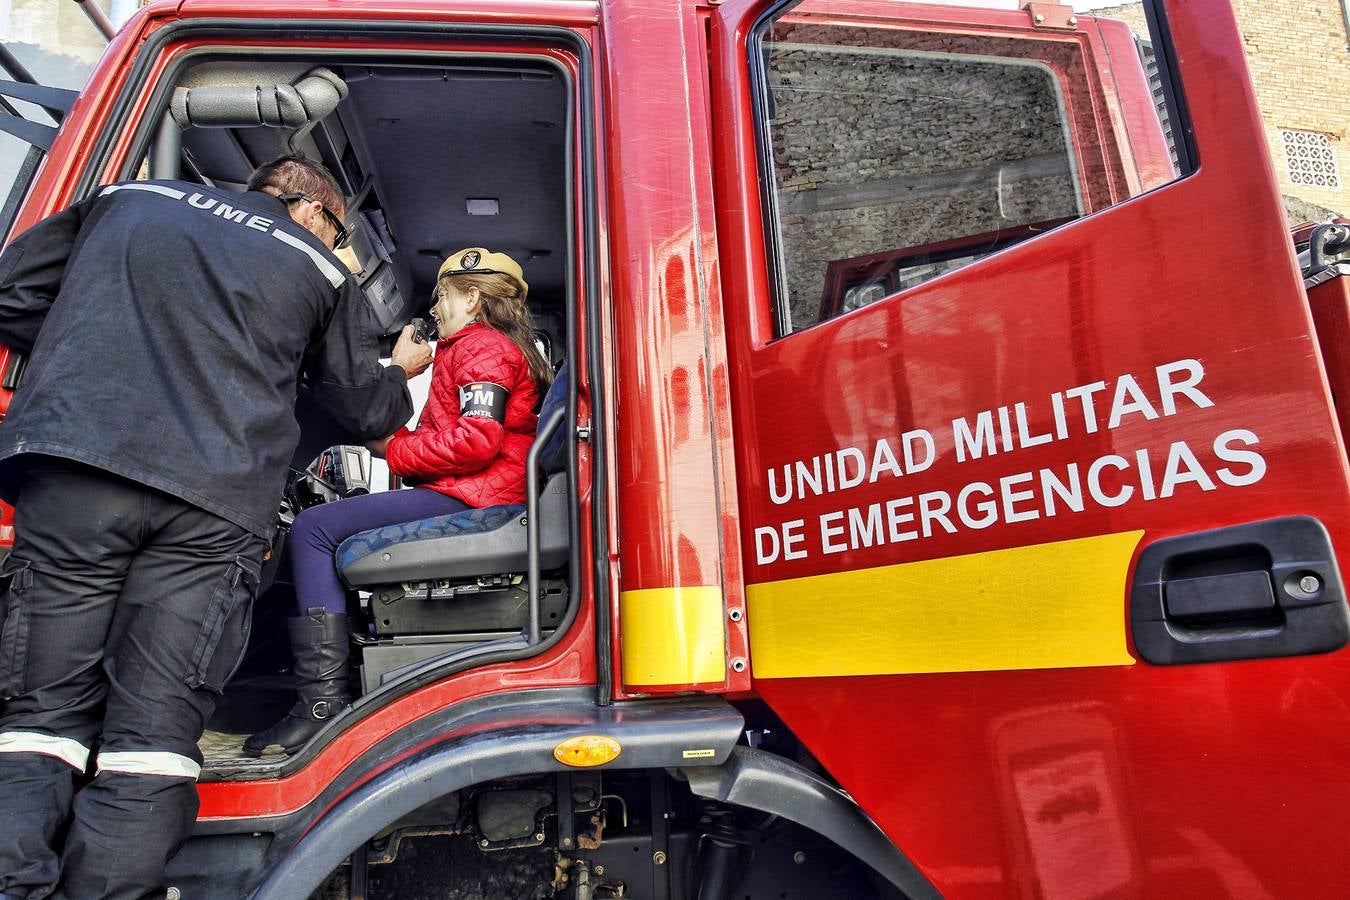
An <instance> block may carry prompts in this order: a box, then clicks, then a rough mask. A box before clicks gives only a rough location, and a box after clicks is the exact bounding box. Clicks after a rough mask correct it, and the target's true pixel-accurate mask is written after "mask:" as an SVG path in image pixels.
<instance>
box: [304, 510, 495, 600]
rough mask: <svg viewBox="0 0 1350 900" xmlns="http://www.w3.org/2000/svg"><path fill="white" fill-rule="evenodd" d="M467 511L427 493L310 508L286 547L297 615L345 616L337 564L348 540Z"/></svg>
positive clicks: (345, 593)
mask: <svg viewBox="0 0 1350 900" xmlns="http://www.w3.org/2000/svg"><path fill="white" fill-rule="evenodd" d="M468 508H469V505H468V504H467V503H465V502H464V501H463V500H460V499H458V498H457V497H448V496H446V495H445V494H442V493H438V492H437V491H433V490H430V489H429V488H408V489H404V490H399V491H385V492H382V493H379V494H366V495H364V496H361V497H352V498H350V499H347V500H338V501H337V502H335V503H324V504H321V505H319V506H311V507H310V508H309V509H307V510H305V511H304V512H302V513H300V515H298V516H296V518H295V524H294V525H293V526H292V527H291V536H290V540H289V541H288V542H287V546H286V549H287V551H288V552H289V554H290V557H291V574H292V575H293V576H294V578H295V599H296V607H297V611H298V615H302V616H303V615H305V614H306V613H307V612H308V611H309V610H310V609H312V608H314V607H316V606H321V607H323V608H324V609H325V610H327V611H328V612H331V613H341V612H346V611H347V592H346V589H345V588H344V587H343V586H342V582H341V581H339V580H338V574H337V567H336V565H335V564H334V561H333V555H334V554H335V553H336V552H337V548H338V545H339V544H341V543H342V542H343V541H345V540H346V539H347V538H349V537H351V536H352V535H354V534H357V533H359V532H362V531H366V530H368V529H371V528H381V527H383V526H385V525H397V524H399V523H400V522H413V521H416V520H417V519H429V518H431V517H433V516H448V515H450V514H452V513H457V512H462V511H464V510H466V509H468Z"/></svg>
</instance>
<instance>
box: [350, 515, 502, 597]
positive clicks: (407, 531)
mask: <svg viewBox="0 0 1350 900" xmlns="http://www.w3.org/2000/svg"><path fill="white" fill-rule="evenodd" d="M524 515H525V504H523V503H512V504H509V505H507V506H487V507H484V508H482V509H466V510H464V511H463V512H457V513H452V514H451V515H448V516H435V517H433V518H430V519H418V520H416V521H414V522H402V523H400V524H398V525H386V526H384V527H383V528H372V529H370V530H369V531H362V532H360V533H358V534H354V535H352V536H351V537H349V538H347V539H346V540H345V541H343V542H342V543H341V545H339V546H338V549H337V567H338V571H340V572H342V573H343V576H344V577H346V578H347V579H348V582H349V583H351V584H352V585H353V586H357V585H361V584H372V583H379V579H378V578H377V579H376V580H375V581H371V580H368V579H367V578H365V577H362V576H361V575H355V576H354V577H353V573H349V572H348V571H347V570H348V569H349V568H350V567H352V566H353V565H354V564H356V563H358V562H360V561H361V560H364V559H366V558H368V557H370V556H371V555H372V554H376V553H381V552H383V551H386V550H388V549H389V548H390V547H392V546H393V545H395V544H411V543H413V542H418V541H430V540H436V539H439V538H448V537H458V536H461V535H472V534H485V533H487V532H490V531H495V530H497V529H498V528H501V527H502V526H503V525H505V524H507V523H508V522H510V521H511V520H513V519H519V518H521V517H523V516H524ZM520 532H521V552H524V533H525V529H524V528H523V527H522V528H521V529H520ZM360 568H361V569H365V568H367V567H366V566H362V567H360ZM477 574H488V572H479V573H477ZM427 575H428V577H434V576H432V573H430V572H429V573H427ZM383 580H384V581H386V582H389V581H396V580H399V579H397V578H386V579H383Z"/></svg>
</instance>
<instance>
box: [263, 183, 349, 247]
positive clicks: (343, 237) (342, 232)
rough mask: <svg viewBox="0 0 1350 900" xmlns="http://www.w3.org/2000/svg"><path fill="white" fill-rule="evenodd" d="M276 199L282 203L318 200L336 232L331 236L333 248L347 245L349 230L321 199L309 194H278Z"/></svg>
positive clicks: (325, 216) (324, 215) (324, 214)
mask: <svg viewBox="0 0 1350 900" xmlns="http://www.w3.org/2000/svg"><path fill="white" fill-rule="evenodd" d="M277 199H278V200H280V201H281V202H282V203H310V202H318V203H319V208H320V209H321V210H322V211H323V217H324V218H325V219H327V220H328V224H329V225H332V226H333V230H334V231H336V232H337V234H336V235H334V237H333V249H334V250H341V249H342V248H343V247H345V246H347V241H349V240H351V236H352V235H351V232H350V231H348V230H347V224H346V223H345V222H343V221H342V220H341V219H339V218H338V217H337V216H336V215H335V214H334V213H333V211H332V210H330V209H329V208H328V207H327V206H324V205H323V203H322V202H321V201H315V200H314V198H313V197H311V196H310V195H309V194H278V195H277Z"/></svg>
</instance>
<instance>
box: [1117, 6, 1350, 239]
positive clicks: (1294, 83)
mask: <svg viewBox="0 0 1350 900" xmlns="http://www.w3.org/2000/svg"><path fill="white" fill-rule="evenodd" d="M1231 2H1232V4H1233V10H1234V13H1235V14H1236V16H1237V21H1238V27H1239V29H1240V30H1241V32H1242V40H1243V43H1244V45H1245V47H1246V51H1247V66H1248V68H1249V70H1250V72H1251V78H1252V84H1253V85H1254V86H1255V89H1256V101H1257V105H1258V107H1259V108H1260V110H1261V118H1262V120H1263V122H1264V124H1265V128H1266V143H1267V146H1268V149H1269V151H1270V155H1271V159H1272V160H1273V161H1274V163H1275V171H1276V173H1277V174H1278V175H1279V178H1280V190H1281V192H1282V193H1283V194H1284V195H1285V197H1286V198H1287V200H1288V202H1286V206H1287V207H1288V208H1289V211H1290V217H1291V218H1292V219H1304V218H1315V217H1318V216H1319V214H1320V212H1321V211H1322V210H1330V211H1333V212H1335V213H1337V214H1338V215H1350V115H1347V113H1346V112H1345V98H1346V97H1347V96H1350V49H1347V45H1348V44H1350V37H1347V35H1346V28H1345V20H1344V18H1343V14H1342V7H1341V0H1231ZM1094 14H1095V15H1099V16H1103V17H1107V18H1115V19H1124V20H1125V21H1127V22H1129V23H1130V24H1131V25H1133V26H1134V27H1135V28H1136V30H1141V29H1143V27H1144V25H1143V21H1144V16H1143V9H1142V6H1141V5H1140V4H1138V3H1131V4H1128V5H1125V6H1119V7H1111V8H1107V9H1099V10H1096V11H1095V13H1094ZM1141 33H1142V31H1141ZM1286 129H1292V130H1298V131H1309V132H1314V133H1316V134H1320V135H1325V136H1326V137H1327V138H1328V139H1329V142H1330V146H1331V152H1332V153H1333V154H1334V156H1335V158H1336V161H1337V164H1338V166H1339V169H1340V187H1339V189H1336V188H1330V187H1318V186H1313V185H1307V184H1296V183H1294V181H1293V180H1292V179H1291V178H1290V173H1289V168H1288V166H1287V164H1286V159H1285V148H1284V143H1283V140H1282V138H1281V134H1280V132H1281V131H1283V130H1286Z"/></svg>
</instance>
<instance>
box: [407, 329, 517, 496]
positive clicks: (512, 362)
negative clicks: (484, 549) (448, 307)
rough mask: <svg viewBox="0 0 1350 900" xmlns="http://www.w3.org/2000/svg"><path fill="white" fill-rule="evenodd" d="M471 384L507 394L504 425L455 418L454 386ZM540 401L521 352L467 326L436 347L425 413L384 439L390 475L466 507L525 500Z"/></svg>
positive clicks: (498, 336) (457, 407)
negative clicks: (482, 384)
mask: <svg viewBox="0 0 1350 900" xmlns="http://www.w3.org/2000/svg"><path fill="white" fill-rule="evenodd" d="M475 382H490V383H492V384H497V385H500V386H502V387H504V388H506V389H507V390H508V391H510V392H511V393H510V396H509V397H508V399H507V401H506V422H505V424H504V425H503V424H502V423H500V422H498V421H496V420H495V419H492V418H487V417H477V416H462V415H460V412H461V408H462V407H461V400H460V388H461V387H463V386H465V385H468V384H473V383H475ZM538 404H539V388H538V386H537V385H536V384H535V383H534V379H532V378H531V377H530V368H529V366H528V365H527V364H526V362H525V355H524V354H523V353H521V352H520V348H519V347H517V346H516V345H515V343H513V342H512V340H511V339H510V338H509V337H507V336H506V335H504V334H502V333H501V332H500V331H497V330H496V329H495V328H491V327H489V326H487V325H480V324H473V325H468V326H465V327H464V328H462V329H460V330H459V331H458V332H456V333H455V334H452V335H450V337H448V338H445V339H444V340H442V341H440V343H439V344H437V347H436V362H435V363H434V365H433V367H432V371H431V390H430V391H429V393H428V396H427V405H426V408H424V409H423V410H422V418H421V419H419V420H418V422H417V428H416V429H415V430H413V431H409V430H408V429H406V428H405V429H403V430H402V431H399V432H397V433H396V434H395V435H394V437H393V438H392V439H391V440H390V441H389V446H388V448H387V449H386V450H385V458H386V459H387V460H388V462H389V470H390V471H391V472H393V473H394V474H396V475H398V476H400V477H402V478H403V479H404V480H405V481H406V482H407V483H408V484H410V485H416V486H418V487H425V488H431V489H432V490H433V491H440V492H441V493H442V494H449V495H450V496H451V497H458V498H459V499H461V500H463V501H464V502H465V503H467V504H469V505H470V506H472V507H483V506H496V505H498V504H503V503H523V502H524V501H525V456H526V454H527V453H529V451H530V444H532V443H533V442H534V432H535V428H536V427H537V426H538V424H539V416H538V415H537V414H536V413H535V407H537V406H538Z"/></svg>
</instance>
